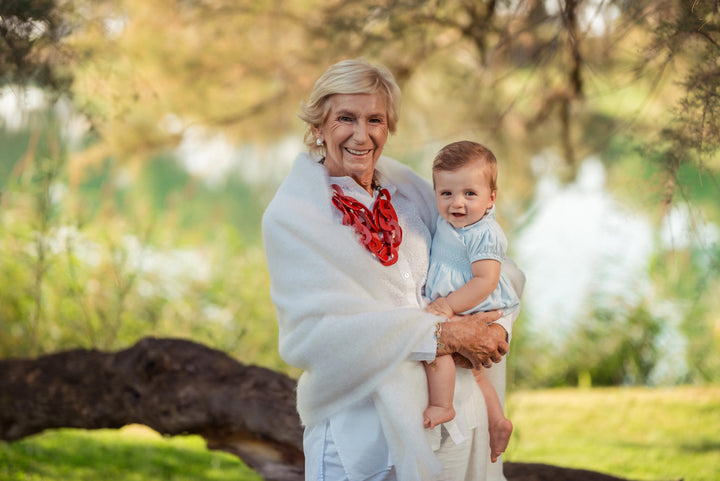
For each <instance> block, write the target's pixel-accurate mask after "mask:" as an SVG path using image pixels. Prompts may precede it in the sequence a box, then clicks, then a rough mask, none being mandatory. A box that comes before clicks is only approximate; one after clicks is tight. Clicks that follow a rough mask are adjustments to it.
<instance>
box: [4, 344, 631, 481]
mask: <svg viewBox="0 0 720 481" xmlns="http://www.w3.org/2000/svg"><path fill="white" fill-rule="evenodd" d="M127 424H144V425H146V426H149V427H151V428H152V429H154V430H156V431H158V432H159V433H162V434H166V435H180V434H198V435H200V436H202V437H203V438H205V440H206V441H207V445H208V448H210V449H218V450H222V451H226V452H229V453H232V454H234V455H236V456H238V457H239V458H241V459H242V460H243V461H244V462H245V463H246V464H247V465H248V466H250V467H252V468H253V469H255V470H256V471H257V472H258V473H259V474H260V475H261V476H262V477H263V478H265V479H266V480H268V481H302V480H303V479H304V478H303V473H304V466H303V463H304V460H303V452H302V428H301V426H300V421H299V418H298V416H297V412H296V410H295V381H294V380H292V379H290V378H288V377H287V376H284V375H282V374H279V373H277V372H274V371H271V370H268V369H264V368H260V367H257V366H247V365H244V364H242V363H239V362H238V361H236V360H234V359H232V358H231V357H229V356H227V355H225V354H224V353H222V352H219V351H216V350H213V349H210V348H208V347H206V346H203V345H201V344H197V343H194V342H190V341H185V340H180V339H157V338H145V339H142V340H141V341H139V342H138V343H137V344H135V345H134V346H132V347H131V348H129V349H126V350H122V351H118V352H101V351H97V350H84V349H78V350H72V351H64V352H59V353H56V354H51V355H48V356H44V357H40V358H38V359H9V360H0V439H2V440H5V441H14V440H18V439H21V438H23V437H26V436H29V435H31V434H35V433H39V432H41V431H44V430H46V429H53V428H64V427H72V428H82V429H100V428H120V427H122V426H125V425H127ZM504 466H505V468H504V469H505V474H506V476H507V478H508V480H509V481H580V480H583V481H619V479H620V478H615V477H611V476H607V475H603V474H600V473H595V472H591V471H583V470H576V469H567V468H560V467H556V466H548V465H541V464H524V463H505V465H504Z"/></svg>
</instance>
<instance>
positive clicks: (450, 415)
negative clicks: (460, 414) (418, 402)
mask: <svg viewBox="0 0 720 481" xmlns="http://www.w3.org/2000/svg"><path fill="white" fill-rule="evenodd" d="M454 418H455V409H454V408H453V407H452V406H450V407H447V408H444V407H441V406H432V405H431V406H428V407H427V409H426V410H425V412H424V413H423V425H424V426H425V427H426V428H430V429H432V428H434V427H435V426H437V425H438V424H442V423H446V422H448V421H452V420H453V419H454Z"/></svg>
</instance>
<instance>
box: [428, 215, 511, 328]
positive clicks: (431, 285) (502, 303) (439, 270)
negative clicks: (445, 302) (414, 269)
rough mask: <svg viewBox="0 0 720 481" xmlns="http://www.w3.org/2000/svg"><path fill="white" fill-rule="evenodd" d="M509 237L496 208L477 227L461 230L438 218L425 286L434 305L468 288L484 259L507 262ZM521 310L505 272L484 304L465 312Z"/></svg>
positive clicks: (475, 225) (505, 313)
mask: <svg viewBox="0 0 720 481" xmlns="http://www.w3.org/2000/svg"><path fill="white" fill-rule="evenodd" d="M506 250H507V237H505V233H504V232H503V230H502V227H500V224H498V223H497V221H496V220H495V207H493V208H492V209H490V211H489V212H488V213H487V214H485V216H484V217H483V218H482V219H480V220H479V221H477V222H475V223H474V224H470V225H469V226H465V227H462V228H460V229H457V228H455V227H453V226H452V225H451V224H450V223H449V222H448V221H446V220H445V219H443V218H442V217H441V216H438V219H437V228H436V230H435V235H434V236H433V241H432V248H431V250H430V267H429V269H428V276H427V282H426V284H425V297H427V298H429V299H430V300H431V301H434V300H435V299H437V298H438V297H446V296H447V295H448V294H450V293H451V292H454V291H456V290H458V289H459V288H461V287H462V286H464V285H465V284H466V283H467V282H468V281H469V280H470V279H472V277H473V273H472V263H473V262H475V261H479V260H482V259H495V260H497V261H499V262H500V263H501V264H502V262H503V260H505V251H506ZM518 307H520V300H519V299H518V296H517V294H516V293H515V290H514V289H513V287H512V284H510V280H509V279H508V278H507V276H506V275H505V274H504V273H502V272H501V274H500V281H499V282H498V285H497V287H496V288H495V290H494V291H493V293H492V294H490V295H489V296H488V297H487V298H486V299H485V300H483V302H481V303H480V304H478V305H477V306H475V307H473V308H472V309H469V310H467V311H465V312H462V313H460V312H458V313H456V314H470V313H473V312H480V311H492V310H495V309H502V310H503V315H507V314H509V313H510V312H512V311H513V310H515V309H517V308H518Z"/></svg>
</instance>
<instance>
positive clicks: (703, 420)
mask: <svg viewBox="0 0 720 481" xmlns="http://www.w3.org/2000/svg"><path fill="white" fill-rule="evenodd" d="M507 412H508V416H509V417H510V419H511V420H512V421H513V423H514V425H515V431H514V433H513V436H512V438H511V440H510V446H509V448H508V451H507V453H506V454H505V460H507V461H518V462H538V463H546V464H555V465H559V466H567V467H573V468H581V469H590V470H594V471H600V472H605V473H608V474H613V475H616V476H622V477H626V478H630V479H635V480H655V481H659V480H679V479H684V481H717V480H720V386H715V387H678V388H663V389H646V388H608V389H599V388H595V389H586V390H578V389H557V390H543V391H526V392H516V393H511V394H510V396H509V397H508V403H507Z"/></svg>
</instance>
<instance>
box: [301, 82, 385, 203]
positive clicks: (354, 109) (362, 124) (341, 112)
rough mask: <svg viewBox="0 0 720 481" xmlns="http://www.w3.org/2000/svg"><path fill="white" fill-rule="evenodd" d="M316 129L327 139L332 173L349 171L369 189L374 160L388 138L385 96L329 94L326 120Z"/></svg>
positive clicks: (340, 173)
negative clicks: (328, 108) (328, 109)
mask: <svg viewBox="0 0 720 481" xmlns="http://www.w3.org/2000/svg"><path fill="white" fill-rule="evenodd" d="M313 130H314V133H315V137H316V138H319V139H320V140H322V141H323V142H325V152H326V153H325V167H327V169H328V172H329V173H330V175H331V176H333V177H342V176H346V175H349V176H350V177H352V178H353V179H355V181H356V182H357V183H358V184H360V185H361V186H362V187H364V188H365V189H366V190H367V191H368V192H370V191H371V189H372V187H371V185H372V178H373V172H374V170H375V164H376V163H377V161H378V159H379V158H380V154H382V150H383V147H385V142H387V138H388V118H387V101H386V100H385V96H383V95H381V94H380V93H374V94H335V95H333V96H331V97H330V111H329V112H328V115H327V117H326V119H325V123H323V124H322V125H321V126H319V127H315V128H314V129H313Z"/></svg>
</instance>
